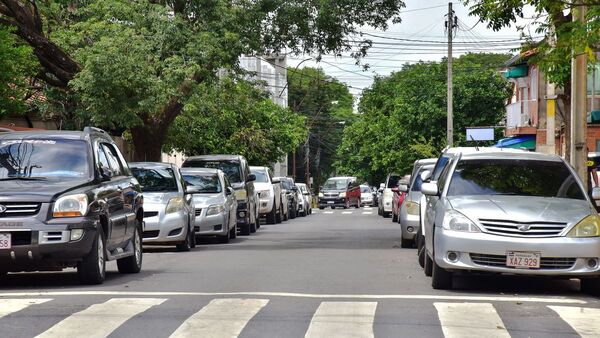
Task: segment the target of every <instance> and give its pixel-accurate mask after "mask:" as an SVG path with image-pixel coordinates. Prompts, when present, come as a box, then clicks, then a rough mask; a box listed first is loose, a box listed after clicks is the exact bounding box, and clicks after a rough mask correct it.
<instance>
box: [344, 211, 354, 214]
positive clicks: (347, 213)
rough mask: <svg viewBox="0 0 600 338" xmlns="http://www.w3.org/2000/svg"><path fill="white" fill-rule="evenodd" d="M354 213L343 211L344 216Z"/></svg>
mask: <svg viewBox="0 0 600 338" xmlns="http://www.w3.org/2000/svg"><path fill="white" fill-rule="evenodd" d="M351 213H352V211H342V214H344V215H350V214H351Z"/></svg>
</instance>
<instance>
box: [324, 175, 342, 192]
mask: <svg viewBox="0 0 600 338" xmlns="http://www.w3.org/2000/svg"><path fill="white" fill-rule="evenodd" d="M347 187H348V180H347V179H345V178H330V179H328V180H327V181H326V182H325V184H323V189H325V190H345V189H346V188H347Z"/></svg>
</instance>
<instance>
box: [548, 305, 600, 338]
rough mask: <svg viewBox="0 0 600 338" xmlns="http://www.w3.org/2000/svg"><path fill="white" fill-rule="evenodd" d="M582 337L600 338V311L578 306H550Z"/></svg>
mask: <svg viewBox="0 0 600 338" xmlns="http://www.w3.org/2000/svg"><path fill="white" fill-rule="evenodd" d="M548 307H549V308H550V309H552V310H553V311H554V312H556V313H558V315H559V316H560V318H562V319H563V320H564V321H565V322H567V323H568V324H569V325H571V327H572V328H573V330H575V331H577V333H578V334H579V335H580V336H581V337H584V338H586V337H600V321H598V319H599V318H600V309H593V308H583V307H577V306H548Z"/></svg>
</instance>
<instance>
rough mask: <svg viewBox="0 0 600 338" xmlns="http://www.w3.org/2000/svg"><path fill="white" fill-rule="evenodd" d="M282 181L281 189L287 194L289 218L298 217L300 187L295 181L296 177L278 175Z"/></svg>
mask: <svg viewBox="0 0 600 338" xmlns="http://www.w3.org/2000/svg"><path fill="white" fill-rule="evenodd" d="M277 179H278V180H279V181H280V182H281V189H282V190H281V191H283V193H284V194H285V196H286V197H285V199H286V200H287V201H288V218H292V219H294V218H296V217H297V216H298V208H299V207H298V205H299V204H300V199H299V198H298V194H297V193H296V192H297V191H298V187H296V184H295V183H294V179H292V178H290V177H277Z"/></svg>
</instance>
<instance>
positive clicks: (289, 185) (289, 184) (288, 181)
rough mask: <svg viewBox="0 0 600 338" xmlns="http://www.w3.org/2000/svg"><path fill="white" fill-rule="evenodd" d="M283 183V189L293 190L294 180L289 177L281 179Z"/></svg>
mask: <svg viewBox="0 0 600 338" xmlns="http://www.w3.org/2000/svg"><path fill="white" fill-rule="evenodd" d="M281 184H282V185H283V189H285V190H292V188H293V187H294V182H293V181H292V180H291V179H289V178H283V179H281Z"/></svg>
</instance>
